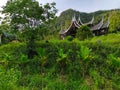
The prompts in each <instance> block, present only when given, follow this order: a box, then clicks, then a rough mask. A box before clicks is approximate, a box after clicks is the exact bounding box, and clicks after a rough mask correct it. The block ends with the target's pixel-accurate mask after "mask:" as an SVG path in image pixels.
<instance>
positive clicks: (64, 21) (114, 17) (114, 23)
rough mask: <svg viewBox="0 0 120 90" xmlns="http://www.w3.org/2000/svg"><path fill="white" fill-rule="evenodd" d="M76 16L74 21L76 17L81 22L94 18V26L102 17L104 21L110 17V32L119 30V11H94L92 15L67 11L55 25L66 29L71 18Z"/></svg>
mask: <svg viewBox="0 0 120 90" xmlns="http://www.w3.org/2000/svg"><path fill="white" fill-rule="evenodd" d="M74 15H75V16H76V19H78V17H79V16H80V17H81V20H82V22H88V21H90V20H91V19H92V17H93V16H94V17H95V21H94V24H96V23H98V22H99V21H100V20H101V18H102V16H104V20H105V21H106V20H107V19H108V17H110V29H109V31H110V32H114V31H117V30H116V29H119V30H120V27H119V25H120V9H116V10H103V11H96V12H92V13H85V12H80V11H76V10H73V9H68V10H66V11H64V12H62V13H61V15H60V16H59V17H58V19H57V25H59V26H61V27H62V29H67V28H68V27H69V25H70V23H71V20H72V17H73V16H74Z"/></svg>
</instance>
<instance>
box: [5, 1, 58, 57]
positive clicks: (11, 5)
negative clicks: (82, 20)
mask: <svg viewBox="0 0 120 90" xmlns="http://www.w3.org/2000/svg"><path fill="white" fill-rule="evenodd" d="M56 12H57V10H56V8H55V3H51V4H49V3H47V4H46V5H41V4H39V2H37V1H36V0H8V2H7V4H6V6H4V7H3V13H5V14H8V15H9V17H10V25H11V27H12V28H13V29H15V30H16V29H17V30H20V31H22V33H24V34H25V36H27V39H26V41H27V52H28V57H29V58H33V56H34V55H35V54H36V52H35V43H34V42H35V39H36V34H37V30H38V28H37V27H38V26H41V25H42V24H43V23H46V22H49V21H50V20H51V19H53V18H54V16H55V14H56ZM39 29H40V28H39Z"/></svg>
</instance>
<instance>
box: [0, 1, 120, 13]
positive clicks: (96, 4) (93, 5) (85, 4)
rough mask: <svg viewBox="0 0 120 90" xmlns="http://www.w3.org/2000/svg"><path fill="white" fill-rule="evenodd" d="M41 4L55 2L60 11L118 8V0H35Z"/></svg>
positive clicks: (0, 3) (119, 6)
mask: <svg viewBox="0 0 120 90" xmlns="http://www.w3.org/2000/svg"><path fill="white" fill-rule="evenodd" d="M37 1H39V2H40V3H42V4H45V3H51V2H56V8H57V9H58V10H59V12H58V14H59V13H61V12H62V11H64V10H66V9H69V8H72V9H75V10H78V11H82V12H93V11H97V10H109V9H116V8H119V9H120V0H37ZM6 2H7V0H1V1H0V6H2V5H5V3H6Z"/></svg>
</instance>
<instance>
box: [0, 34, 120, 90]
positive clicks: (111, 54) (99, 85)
mask: <svg viewBox="0 0 120 90" xmlns="http://www.w3.org/2000/svg"><path fill="white" fill-rule="evenodd" d="M119 38H120V34H109V35H106V36H99V37H94V38H92V39H91V40H85V41H78V40H73V41H72V42H69V41H66V40H64V41H59V40H54V41H53V40H50V42H49V43H44V42H43V43H41V44H39V43H38V48H39V47H43V48H44V49H45V56H44V55H43V57H42V58H41V57H35V58H34V60H28V59H27V57H26V55H25V53H26V52H25V44H24V43H15V42H12V43H9V44H6V45H3V46H0V64H1V65H2V66H3V67H4V69H5V72H6V73H8V74H7V75H6V74H4V73H3V72H4V71H2V69H1V68H0V70H1V71H0V76H1V77H3V78H0V80H2V81H4V82H3V83H4V86H7V87H12V90H14V89H15V90H16V87H17V85H18V87H19V88H21V87H23V88H24V89H26V90H27V89H28V90H29V89H33V90H39V89H41V88H42V89H43V90H79V89H81V90H89V89H94V90H98V89H104V90H112V89H113V90H119V89H120V85H119V83H120V80H119V79H120V76H119V74H120V58H119V57H120V55H119V53H120V48H119V45H120V39H119ZM81 45H84V46H87V47H89V48H90V49H91V53H90V56H89V57H88V58H87V59H88V60H90V61H89V62H86V61H85V62H84V63H83V62H82V61H81V60H83V58H80V59H81V60H80V61H79V60H77V59H79V58H76V57H77V52H79V48H80V47H81ZM60 48H62V49H64V50H63V54H67V58H63V59H64V60H65V62H66V61H67V60H71V61H70V62H69V61H67V62H68V63H67V64H65V65H67V67H65V66H64V64H63V63H65V62H64V61H63V62H56V60H59V59H61V57H60V56H59V54H58V51H59V49H60ZM85 50H86V51H85ZM40 52H41V50H40ZM84 52H85V53H84ZM86 52H87V49H86V48H84V49H83V51H82V52H81V53H83V54H85V55H87V54H86ZM91 56H92V57H93V58H92V57H91ZM46 59H47V60H46ZM41 61H42V62H41ZM44 61H45V62H44ZM61 66H62V67H61ZM11 68H14V69H15V70H14V69H13V70H11ZM16 68H17V70H18V71H19V72H21V74H19V73H18V71H16ZM61 68H63V69H61ZM6 70H7V71H6ZM12 74H13V76H14V77H9V76H8V75H10V76H11V75H12ZM6 77H7V78H9V79H7V78H6ZM15 77H17V79H15ZM4 78H6V79H4ZM10 78H11V79H10ZM5 80H7V81H12V80H13V81H16V82H15V83H12V84H9V83H10V82H7V81H5ZM6 82H7V83H8V84H6ZM0 85H2V84H1V83H0ZM15 85H16V87H14V88H13V86H15ZM2 90H7V89H6V88H5V87H3V88H2ZM8 90H10V88H8Z"/></svg>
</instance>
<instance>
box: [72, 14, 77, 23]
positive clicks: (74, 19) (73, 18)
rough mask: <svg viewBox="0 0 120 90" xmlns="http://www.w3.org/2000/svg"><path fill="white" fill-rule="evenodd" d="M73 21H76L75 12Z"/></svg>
mask: <svg viewBox="0 0 120 90" xmlns="http://www.w3.org/2000/svg"><path fill="white" fill-rule="evenodd" d="M72 21H73V22H74V21H76V17H75V14H74V16H73V17H72Z"/></svg>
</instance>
